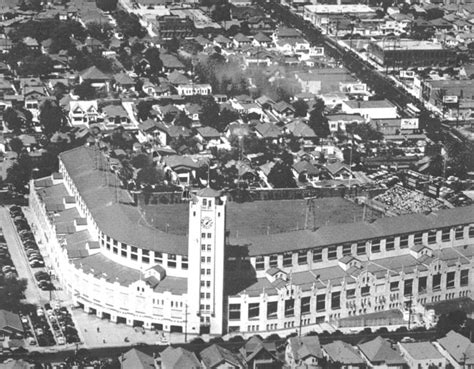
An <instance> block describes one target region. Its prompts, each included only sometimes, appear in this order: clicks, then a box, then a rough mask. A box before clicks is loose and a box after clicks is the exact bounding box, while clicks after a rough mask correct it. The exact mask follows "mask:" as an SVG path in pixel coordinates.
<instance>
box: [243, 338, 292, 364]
mask: <svg viewBox="0 0 474 369" xmlns="http://www.w3.org/2000/svg"><path fill="white" fill-rule="evenodd" d="M240 353H241V354H242V356H243V358H244V360H245V361H246V363H247V366H248V368H272V369H280V368H282V367H283V363H282V362H281V360H280V359H279V358H278V356H277V352H276V346H275V342H263V341H262V340H261V339H260V338H258V337H257V336H253V337H252V338H250V339H249V340H248V341H247V342H246V343H245V345H243V346H242V347H241V348H240Z"/></svg>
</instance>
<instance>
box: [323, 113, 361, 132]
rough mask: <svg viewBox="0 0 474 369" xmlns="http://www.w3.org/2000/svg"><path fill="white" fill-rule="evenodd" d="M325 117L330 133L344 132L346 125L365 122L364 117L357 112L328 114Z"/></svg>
mask: <svg viewBox="0 0 474 369" xmlns="http://www.w3.org/2000/svg"><path fill="white" fill-rule="evenodd" d="M326 118H327V119H328V124H329V130H330V131H331V132H332V133H336V132H339V131H342V132H345V131H346V127H347V126H348V125H352V124H362V123H365V119H364V118H363V117H361V116H360V115H359V114H328V115H326Z"/></svg>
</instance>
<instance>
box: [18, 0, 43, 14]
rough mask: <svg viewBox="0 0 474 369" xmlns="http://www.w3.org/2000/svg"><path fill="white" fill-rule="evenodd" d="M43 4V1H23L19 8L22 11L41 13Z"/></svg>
mask: <svg viewBox="0 0 474 369" xmlns="http://www.w3.org/2000/svg"><path fill="white" fill-rule="evenodd" d="M41 3H42V1H41V0H21V1H20V3H19V7H20V10H22V11H26V10H33V11H35V12H39V11H41V9H43V6H42V5H41Z"/></svg>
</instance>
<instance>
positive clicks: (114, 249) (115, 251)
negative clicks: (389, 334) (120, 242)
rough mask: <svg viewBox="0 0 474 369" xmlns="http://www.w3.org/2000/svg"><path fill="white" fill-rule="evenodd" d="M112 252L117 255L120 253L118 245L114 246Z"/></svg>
mask: <svg viewBox="0 0 474 369" xmlns="http://www.w3.org/2000/svg"><path fill="white" fill-rule="evenodd" d="M112 252H113V253H114V254H115V255H117V254H118V248H116V247H112Z"/></svg>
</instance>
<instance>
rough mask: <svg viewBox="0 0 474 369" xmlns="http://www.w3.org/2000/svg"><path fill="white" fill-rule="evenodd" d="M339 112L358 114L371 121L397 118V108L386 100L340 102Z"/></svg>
mask: <svg viewBox="0 0 474 369" xmlns="http://www.w3.org/2000/svg"><path fill="white" fill-rule="evenodd" d="M341 110H342V111H343V112H344V113H347V114H359V115H361V116H363V117H364V118H366V119H367V120H371V119H395V118H397V116H398V114H397V107H396V106H395V105H394V104H392V103H391V102H390V101H388V100H386V99H385V100H369V101H356V100H346V101H343V102H342V106H341Z"/></svg>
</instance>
